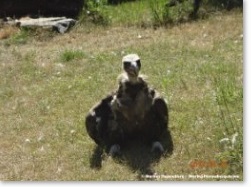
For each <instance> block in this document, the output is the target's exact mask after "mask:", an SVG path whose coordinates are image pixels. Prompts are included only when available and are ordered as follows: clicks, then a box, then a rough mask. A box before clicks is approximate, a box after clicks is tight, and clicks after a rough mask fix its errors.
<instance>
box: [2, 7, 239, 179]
mask: <svg viewBox="0 0 251 187" xmlns="http://www.w3.org/2000/svg"><path fill="white" fill-rule="evenodd" d="M242 26H243V25H242V13H241V12H238V11H236V12H231V13H228V14H218V15H214V16H212V17H211V18H209V19H207V20H202V21H198V22H192V23H187V24H183V25H180V26H175V27H173V28H169V29H164V28H159V29H157V30H153V29H151V28H148V29H142V28H138V27H107V28H100V27H95V28H91V29H90V28H89V29H88V28H85V27H76V28H75V29H73V30H72V31H71V32H70V33H67V34H64V35H55V34H48V35H43V36H42V37H41V34H40V35H39V36H30V33H29V32H27V31H19V32H18V33H17V34H16V35H15V36H14V37H11V38H10V39H8V40H0V106H1V108H0V119H1V120H0V128H1V131H0V137H1V141H0V179H1V180H143V179H142V178H141V177H142V176H141V175H142V174H144V172H146V171H147V169H149V168H150V169H152V170H154V171H155V172H156V173H157V174H158V175H184V176H188V175H189V174H206V175H215V174H222V175H223V174H228V175H239V177H240V178H239V179H237V180H242V179H243V175H242V155H234V156H233V154H232V153H236V152H237V153H236V154H239V151H238V148H240V147H238V145H235V144H234V145H231V146H235V149H236V152H235V151H232V149H230V148H229V146H230V145H228V143H229V142H226V145H225V144H224V145H222V144H220V143H219V141H220V140H221V139H223V138H229V139H231V138H232V135H234V133H236V132H238V133H239V134H238V136H237V142H240V143H242V134H241V132H242V76H243V73H242V63H243V62H242V49H243V41H242V32H243V31H242ZM130 52H135V53H138V54H139V55H140V56H141V57H142V63H143V67H142V68H143V69H142V73H144V74H147V75H148V77H149V82H150V83H151V84H152V85H154V87H156V88H157V89H158V90H159V91H160V92H161V93H162V94H163V95H164V96H165V97H166V98H167V99H168V101H169V107H170V129H171V132H172V137H173V141H174V153H173V155H171V156H170V157H163V158H160V160H156V159H152V158H150V157H149V153H148V151H147V149H145V148H144V147H141V148H140V149H139V148H136V149H133V147H132V148H129V150H128V151H126V152H125V155H124V156H123V158H122V159H121V160H120V159H119V160H114V159H111V158H109V157H107V155H105V154H104V155H103V156H102V163H101V167H100V168H96V169H95V168H92V167H91V163H92V162H98V160H97V159H98V157H97V156H96V155H95V154H94V153H95V144H94V142H93V141H92V140H91V139H90V138H89V137H88V136H87V134H86V131H85V128H84V116H85V114H86V113H87V111H88V110H89V109H90V107H92V106H93V105H94V104H95V103H96V102H97V101H98V100H99V99H101V98H102V97H104V96H105V95H106V94H107V93H109V92H110V90H111V89H114V88H116V77H117V75H118V73H119V72H120V67H121V65H120V61H121V57H122V56H123V55H124V54H127V53H130ZM137 149H138V151H137ZM241 149H242V147H241ZM241 151H242V150H241ZM95 159H96V160H95ZM224 160H227V161H228V164H227V167H220V166H218V167H212V166H210V165H206V166H205V165H204V166H199V167H195V168H194V167H191V162H194V161H201V162H203V163H207V162H209V161H215V162H217V163H222V162H223V161H224ZM96 164H99V163H96ZM154 180H155V179H154ZM160 180H194V179H191V178H185V179H163V178H162V179H160ZM195 180H200V179H195ZM201 180H207V179H201ZM208 180H209V179H208ZM212 180H226V179H212ZM227 180H229V179H227ZM231 180H233V179H231Z"/></svg>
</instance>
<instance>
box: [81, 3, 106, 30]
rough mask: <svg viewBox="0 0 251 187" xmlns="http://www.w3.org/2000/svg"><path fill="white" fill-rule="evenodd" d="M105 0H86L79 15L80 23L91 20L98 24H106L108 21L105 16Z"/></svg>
mask: <svg viewBox="0 0 251 187" xmlns="http://www.w3.org/2000/svg"><path fill="white" fill-rule="evenodd" d="M106 5H107V0H87V1H85V4H84V9H83V11H82V13H81V15H80V17H79V20H80V22H81V23H85V22H91V23H94V24H98V25H107V24H108V22H109V19H108V16H106Z"/></svg>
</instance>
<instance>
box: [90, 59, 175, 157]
mask: <svg viewBox="0 0 251 187" xmlns="http://www.w3.org/2000/svg"><path fill="white" fill-rule="evenodd" d="M122 62H123V70H124V73H122V74H121V75H120V76H119V79H118V81H119V87H118V89H117V90H116V92H114V93H113V94H111V95H109V96H107V97H106V98H104V99H103V100H102V101H101V102H100V103H99V104H97V105H96V106H94V107H93V108H92V109H91V110H90V112H89V113H88V115H87V116H86V128H87V132H88V134H89V135H90V137H91V138H92V139H93V140H94V141H95V142H96V143H97V144H98V145H101V146H103V147H105V148H106V149H107V150H108V151H109V153H110V154H112V155H114V154H117V153H119V151H120V147H121V146H123V145H124V144H126V142H127V141H128V140H136V139H137V140H140V141H142V142H144V143H147V144H151V145H152V150H153V151H159V152H161V153H162V152H163V151H164V147H163V145H162V143H161V140H162V139H163V136H164V135H165V134H166V133H167V132H168V133H169V131H168V108H167V104H166V102H165V100H164V99H163V98H162V97H160V95H159V93H158V92H157V91H156V90H154V89H152V88H150V87H149V86H148V83H147V82H146V81H145V80H144V78H143V76H141V75H139V71H140V68H141V62H140V58H139V57H138V55H136V54H130V55H127V56H125V57H124V58H123V60H122ZM171 149H172V145H171Z"/></svg>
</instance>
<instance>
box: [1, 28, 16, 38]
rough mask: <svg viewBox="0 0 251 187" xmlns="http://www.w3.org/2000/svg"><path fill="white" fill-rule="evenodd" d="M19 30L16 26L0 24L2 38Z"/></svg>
mask: <svg viewBox="0 0 251 187" xmlns="http://www.w3.org/2000/svg"><path fill="white" fill-rule="evenodd" d="M17 32H18V28H17V27H15V26H4V27H2V28H1V26H0V40H2V39H7V38H9V37H11V36H13V35H14V34H16V33H17Z"/></svg>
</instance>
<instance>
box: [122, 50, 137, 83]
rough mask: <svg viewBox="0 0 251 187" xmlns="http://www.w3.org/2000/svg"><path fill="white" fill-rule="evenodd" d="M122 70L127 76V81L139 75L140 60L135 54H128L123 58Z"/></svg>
mask: <svg viewBox="0 0 251 187" xmlns="http://www.w3.org/2000/svg"><path fill="white" fill-rule="evenodd" d="M122 63H123V70H124V71H125V72H126V74H127V75H128V78H129V79H135V78H137V77H138V75H139V70H140V68H141V63H140V58H139V56H138V55H137V54H129V55H126V56H124V57H123V59H122Z"/></svg>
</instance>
